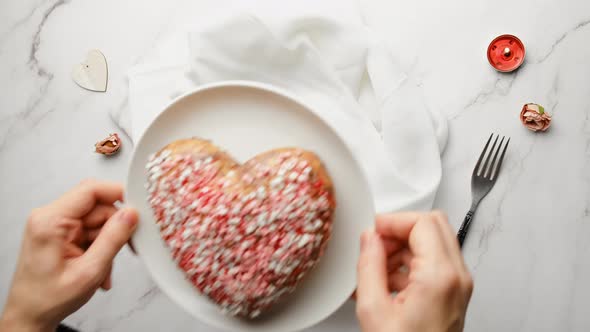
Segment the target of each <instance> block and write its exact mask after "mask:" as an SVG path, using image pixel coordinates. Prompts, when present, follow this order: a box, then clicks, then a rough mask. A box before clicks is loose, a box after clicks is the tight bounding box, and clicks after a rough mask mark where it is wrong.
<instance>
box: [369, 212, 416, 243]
mask: <svg viewBox="0 0 590 332" xmlns="http://www.w3.org/2000/svg"><path fill="white" fill-rule="evenodd" d="M422 216H423V213H420V212H399V213H390V214H381V215H378V216H377V218H376V221H375V230H376V231H377V233H379V234H381V235H383V236H384V237H386V238H388V237H393V238H395V239H398V240H401V241H407V240H408V238H409V236H410V232H411V231H412V228H413V227H414V225H415V224H416V223H417V222H418V220H419V219H420V218H421V217H422Z"/></svg>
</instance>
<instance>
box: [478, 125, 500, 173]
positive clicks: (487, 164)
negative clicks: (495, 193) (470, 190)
mask: <svg viewBox="0 0 590 332" xmlns="http://www.w3.org/2000/svg"><path fill="white" fill-rule="evenodd" d="M499 137H500V135H498V136H496V139H495V140H494V144H493V145H492V148H491V149H490V153H488V156H487V157H486V161H485V162H484V163H483V166H482V167H481V177H483V178H485V177H486V176H487V174H488V170H489V169H490V166H491V165H490V158H491V157H492V153H494V149H495V148H496V143H498V138H499Z"/></svg>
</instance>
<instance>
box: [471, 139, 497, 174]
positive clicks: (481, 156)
mask: <svg viewBox="0 0 590 332" xmlns="http://www.w3.org/2000/svg"><path fill="white" fill-rule="evenodd" d="M492 136H494V133H492V134H491V135H490V138H489V139H488V142H487V143H486V146H485V147H484V148H483V151H482V152H481V154H480V155H479V159H478V160H477V164H475V168H474V169H473V176H477V173H479V165H481V161H482V160H483V157H484V156H485V154H486V151H487V149H488V145H490V142H491V141H492Z"/></svg>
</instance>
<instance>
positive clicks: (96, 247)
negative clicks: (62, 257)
mask: <svg viewBox="0 0 590 332" xmlns="http://www.w3.org/2000/svg"><path fill="white" fill-rule="evenodd" d="M137 218H138V217H137V212H136V211H135V210H134V209H130V208H124V209H121V210H119V211H117V212H116V213H115V214H113V215H112V216H111V218H109V220H107V222H106V223H105V224H104V225H103V226H102V229H101V230H100V233H99V234H98V237H97V238H96V240H94V242H92V244H91V245H90V247H89V248H88V250H87V251H86V253H85V254H84V257H85V258H86V259H87V260H89V261H91V262H92V264H97V265H98V266H99V267H101V268H104V269H105V270H106V269H107V268H109V267H110V265H111V263H112V262H113V259H114V258H115V256H116V255H117V253H118V252H119V251H120V250H121V248H122V247H123V246H124V245H125V244H126V243H127V241H129V239H130V238H131V235H132V234H133V232H134V231H135V228H136V227H137Z"/></svg>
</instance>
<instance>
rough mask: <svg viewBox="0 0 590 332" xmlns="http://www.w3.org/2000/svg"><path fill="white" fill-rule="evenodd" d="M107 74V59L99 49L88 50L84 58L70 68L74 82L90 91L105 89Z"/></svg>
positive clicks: (103, 90) (102, 90)
mask: <svg viewBox="0 0 590 332" xmlns="http://www.w3.org/2000/svg"><path fill="white" fill-rule="evenodd" d="M108 76H109V72H108V68H107V59H106V58H105V56H104V55H103V54H102V53H101V52H100V51H99V50H90V51H88V54H87V55H86V60H84V62H82V63H79V64H77V65H76V66H74V69H73V70H72V79H73V80H74V82H76V84H78V85H79V86H81V87H83V88H84V89H87V90H90V91H98V92H105V91H107V80H108Z"/></svg>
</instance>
